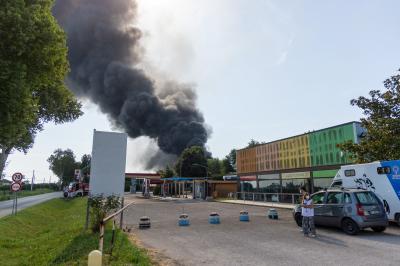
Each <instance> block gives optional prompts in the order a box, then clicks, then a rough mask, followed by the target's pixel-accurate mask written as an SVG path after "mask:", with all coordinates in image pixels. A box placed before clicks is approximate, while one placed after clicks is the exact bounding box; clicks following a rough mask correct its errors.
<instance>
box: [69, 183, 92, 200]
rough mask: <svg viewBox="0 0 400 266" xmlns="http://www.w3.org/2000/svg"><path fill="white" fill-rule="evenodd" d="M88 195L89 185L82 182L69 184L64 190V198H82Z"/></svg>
mask: <svg viewBox="0 0 400 266" xmlns="http://www.w3.org/2000/svg"><path fill="white" fill-rule="evenodd" d="M88 193H89V184H88V183H82V182H71V183H69V185H68V187H66V188H65V189H64V198H74V197H82V196H85V195H87V194H88Z"/></svg>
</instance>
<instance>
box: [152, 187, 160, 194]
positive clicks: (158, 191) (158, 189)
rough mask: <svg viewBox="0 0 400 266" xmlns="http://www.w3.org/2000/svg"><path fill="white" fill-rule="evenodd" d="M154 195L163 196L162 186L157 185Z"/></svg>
mask: <svg viewBox="0 0 400 266" xmlns="http://www.w3.org/2000/svg"><path fill="white" fill-rule="evenodd" d="M153 195H155V196H161V186H156V187H155V188H154V190H153Z"/></svg>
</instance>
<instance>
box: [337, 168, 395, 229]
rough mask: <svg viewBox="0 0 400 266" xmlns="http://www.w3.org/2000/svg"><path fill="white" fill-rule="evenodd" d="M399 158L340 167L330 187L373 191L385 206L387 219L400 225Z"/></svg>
mask: <svg viewBox="0 0 400 266" xmlns="http://www.w3.org/2000/svg"><path fill="white" fill-rule="evenodd" d="M399 174H400V160H393V161H378V162H372V163H365V164H354V165H343V166H342V167H340V169H339V171H338V172H337V174H336V176H335V178H334V179H333V182H332V185H331V187H339V188H341V187H344V188H361V189H366V190H369V191H372V192H374V193H375V194H376V195H377V196H378V197H379V199H380V200H381V201H382V202H383V205H384V206H385V210H386V214H387V216H388V219H389V221H394V222H396V223H397V224H398V225H399V226H400V175H399Z"/></svg>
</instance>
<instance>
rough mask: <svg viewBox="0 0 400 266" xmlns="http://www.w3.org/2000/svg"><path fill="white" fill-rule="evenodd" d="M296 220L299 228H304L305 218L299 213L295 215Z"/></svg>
mask: <svg viewBox="0 0 400 266" xmlns="http://www.w3.org/2000/svg"><path fill="white" fill-rule="evenodd" d="M294 220H295V221H296V224H297V225H298V226H299V227H302V225H303V217H301V214H300V213H299V212H298V213H296V214H295V215H294Z"/></svg>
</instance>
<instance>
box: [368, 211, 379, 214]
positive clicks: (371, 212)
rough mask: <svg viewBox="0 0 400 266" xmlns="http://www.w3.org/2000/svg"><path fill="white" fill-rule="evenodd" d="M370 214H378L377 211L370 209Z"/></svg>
mask: <svg viewBox="0 0 400 266" xmlns="http://www.w3.org/2000/svg"><path fill="white" fill-rule="evenodd" d="M369 213H370V214H379V211H370V212H369Z"/></svg>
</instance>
